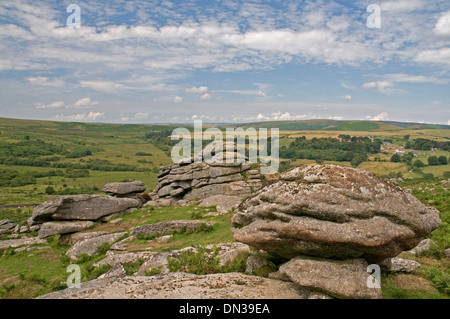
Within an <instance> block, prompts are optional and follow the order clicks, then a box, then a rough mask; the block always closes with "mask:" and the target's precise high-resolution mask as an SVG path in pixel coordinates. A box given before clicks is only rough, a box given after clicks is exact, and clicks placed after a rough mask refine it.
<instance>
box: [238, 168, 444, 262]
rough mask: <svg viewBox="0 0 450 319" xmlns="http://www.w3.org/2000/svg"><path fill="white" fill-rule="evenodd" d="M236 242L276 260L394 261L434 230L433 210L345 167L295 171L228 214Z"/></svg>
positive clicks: (436, 214) (437, 220) (436, 221)
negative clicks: (233, 213)
mask: <svg viewBox="0 0 450 319" xmlns="http://www.w3.org/2000/svg"><path fill="white" fill-rule="evenodd" d="M232 223H233V225H232V226H233V232H234V237H235V239H236V240H237V241H240V242H244V243H246V244H248V245H250V246H253V247H256V248H259V249H263V250H265V251H267V252H269V253H272V254H275V255H278V256H280V257H283V258H288V259H290V258H293V257H296V256H298V255H308V256H315V257H319V258H332V259H348V258H361V257H363V258H366V259H367V260H369V261H370V262H377V261H382V260H384V259H386V258H390V257H395V256H397V255H398V254H400V253H401V252H403V251H405V250H409V249H411V248H413V247H415V246H416V245H417V244H418V243H419V242H420V240H421V238H423V237H424V236H427V235H429V234H430V233H431V232H432V231H433V230H435V229H436V228H437V227H439V225H440V224H441V220H440V218H439V212H438V211H437V210H436V209H434V208H432V207H429V206H426V205H424V204H422V203H421V202H420V201H419V200H418V199H416V198H415V197H413V196H412V195H411V194H410V193H408V192H406V191H404V190H402V189H401V188H399V187H395V186H391V185H389V184H388V183H386V182H385V181H384V180H382V179H380V178H378V177H376V176H375V175H373V174H371V173H369V172H365V171H360V170H357V169H352V168H344V167H339V166H333V165H316V166H305V167H300V168H295V169H293V170H291V171H288V172H286V173H284V174H282V175H281V179H280V181H278V182H276V183H273V184H271V185H269V186H267V187H265V188H264V189H262V190H260V191H259V192H258V193H257V194H256V195H255V196H253V197H251V198H249V199H247V200H246V201H245V202H244V203H243V204H242V205H240V206H239V208H238V209H237V210H236V214H235V216H234V217H233V220H232Z"/></svg>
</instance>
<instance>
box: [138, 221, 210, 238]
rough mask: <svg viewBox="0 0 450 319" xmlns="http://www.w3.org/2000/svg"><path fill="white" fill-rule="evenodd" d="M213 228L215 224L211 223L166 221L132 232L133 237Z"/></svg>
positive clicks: (141, 227)
mask: <svg viewBox="0 0 450 319" xmlns="http://www.w3.org/2000/svg"><path fill="white" fill-rule="evenodd" d="M205 225H206V226H207V227H211V226H212V225H213V223H211V222H199V221H195V220H173V221H165V222H160V223H156V224H150V225H144V226H139V227H136V228H134V229H133V230H132V232H131V234H132V235H141V234H143V235H149V236H152V235H161V236H162V235H166V234H167V233H169V232H172V231H181V230H188V231H190V230H197V229H199V228H200V227H203V226H205Z"/></svg>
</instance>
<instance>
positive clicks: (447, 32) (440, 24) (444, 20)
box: [433, 11, 450, 37]
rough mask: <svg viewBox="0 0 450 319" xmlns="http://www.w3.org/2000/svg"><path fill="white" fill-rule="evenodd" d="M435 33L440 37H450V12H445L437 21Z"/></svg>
mask: <svg viewBox="0 0 450 319" xmlns="http://www.w3.org/2000/svg"><path fill="white" fill-rule="evenodd" d="M433 31H434V33H435V34H437V35H439V36H444V37H448V36H450V11H448V12H445V13H444V14H443V15H442V16H441V17H440V18H439V20H438V21H437V23H436V26H435V27H434V29H433Z"/></svg>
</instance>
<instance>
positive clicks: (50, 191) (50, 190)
mask: <svg viewBox="0 0 450 319" xmlns="http://www.w3.org/2000/svg"><path fill="white" fill-rule="evenodd" d="M45 193H46V194H47V195H53V194H55V193H56V191H55V189H54V188H53V187H52V186H47V187H46V188H45Z"/></svg>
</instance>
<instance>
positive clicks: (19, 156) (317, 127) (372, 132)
mask: <svg viewBox="0 0 450 319" xmlns="http://www.w3.org/2000/svg"><path fill="white" fill-rule="evenodd" d="M176 127H178V126H170V125H116V124H85V123H66V122H47V121H29V120H16V119H5V118H0V220H2V219H10V220H12V221H14V222H16V223H19V224H20V223H23V222H24V221H25V220H26V219H27V218H29V217H30V216H31V213H32V210H33V205H36V204H40V203H42V202H44V201H46V200H49V199H52V198H54V197H57V196H62V195H72V194H99V193H100V194H101V193H102V192H101V189H102V186H103V185H105V184H107V183H111V182H125V181H135V180H139V181H143V182H144V184H145V185H146V186H147V191H151V190H153V188H154V187H155V185H156V183H157V175H158V172H159V169H160V167H161V166H164V165H169V164H172V160H171V158H170V151H171V146H172V145H174V143H176V142H173V141H170V138H169V136H170V134H171V132H172V131H173V129H175V128H176ZM226 127H227V126H225V125H224V126H220V125H219V128H226ZM242 127H244V128H246V127H255V128H261V127H264V128H269V129H270V128H279V129H280V156H281V159H280V161H281V165H280V169H281V170H282V171H285V170H288V169H289V168H292V167H296V166H299V165H302V164H311V163H328V164H337V165H341V166H353V167H357V168H358V169H362V170H367V171H370V172H372V173H374V174H376V175H378V176H381V177H384V178H387V179H391V180H393V179H395V181H396V182H397V183H398V184H399V185H400V186H402V187H404V188H408V189H411V191H412V193H413V195H414V196H416V197H417V198H418V199H419V200H421V201H422V202H424V203H425V204H427V205H432V206H434V207H436V208H437V209H438V210H439V211H440V212H441V214H442V215H441V219H442V221H443V224H442V226H441V227H440V228H439V229H438V230H436V231H435V232H434V233H433V234H432V235H431V236H430V238H431V239H433V241H434V242H435V243H436V246H434V247H433V249H432V250H431V251H429V252H427V253H426V254H423V255H420V256H411V255H408V254H407V253H404V254H406V255H407V258H408V259H412V260H416V261H418V262H420V263H421V264H422V267H421V268H419V269H418V270H416V271H415V272H413V273H412V274H393V275H392V274H390V275H389V276H384V277H383V282H382V284H383V285H382V286H383V297H385V298H449V297H450V267H449V266H450V262H449V259H448V258H446V257H445V255H444V250H446V249H448V248H450V235H449V234H450V204H449V200H448V199H449V196H448V188H449V182H448V180H449V179H450V165H449V159H450V127H449V126H445V125H422V124H412V123H393V122H344V121H329V120H314V121H300V122H274V123H272V122H271V123H251V124H245V125H243V126H242ZM202 209H203V208H202ZM202 209H200V208H198V207H186V208H180V207H176V208H153V209H150V210H149V209H143V210H138V211H136V212H134V213H132V214H130V215H127V216H126V217H124V221H123V222H124V223H126V224H127V226H132V225H137V224H142V223H143V222H144V221H145V222H149V221H161V220H173V219H177V218H178V219H180V218H186V217H183V216H186V215H189V214H192V215H193V217H195V216H196V217H198V214H197V213H196V212H198V210H202ZM207 210H208V211H211V210H212V211H213V210H214V207H211V208H207ZM192 212H194V213H192ZM230 219H231V216H229V215H225V216H220V217H208V218H206V220H207V221H215V222H216V223H217V225H218V226H217V227H215V228H214V230H213V231H210V232H208V233H207V235H205V234H179V235H176V236H175V237H174V238H173V239H172V240H171V241H169V242H168V243H165V244H162V245H157V247H154V248H155V249H157V250H159V251H166V250H170V249H180V248H183V247H187V246H190V245H203V244H204V245H206V244H214V243H223V242H231V241H233V237H232V233H231V231H230V229H229V228H230V227H229V225H230ZM104 227H106V226H105V225H96V230H102V228H104ZM2 239H3V238H2ZM49 242H50V245H51V247H52V249H51V251H48V250H45V251H44V250H43V251H42V252H38V253H34V254H31V256H30V254H29V253H26V252H23V253H14V252H12V251H4V252H1V253H0V297H1V298H33V297H36V296H40V295H42V294H45V293H48V292H51V291H54V290H58V289H61V288H64V286H63V285H61V282H64V281H65V279H64V278H65V277H66V276H67V274H66V272H65V270H66V268H67V265H68V264H67V263H68V261H67V260H66V259H65V258H64V253H65V251H66V250H67V249H68V247H66V246H64V245H61V244H60V243H58V239H57V238H54V239H52V240H50V241H49ZM136 244H140V245H153V243H151V241H146V240H144V239H142V240H141V242H139V243H136ZM103 256H104V252H103ZM101 257H102V252H99V255H98V256H96V257H95V258H92V259H89V260H87V259H84V260H80V261H79V264H80V265H82V266H83V269H84V272H83V273H84V274H86V275H85V277H84V278H83V280H84V281H85V280H90V279H93V278H96V277H97V276H98V275H99V274H100V273H102V272H106V271H108V269H94V268H93V267H92V264H93V263H94V262H96V261H98V260H100V259H101ZM405 258H406V257H405ZM30 265H33V266H32V267H31V266H30ZM136 267H138V265H129V269H127V271H129V272H130V273H133V269H134V268H136Z"/></svg>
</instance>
